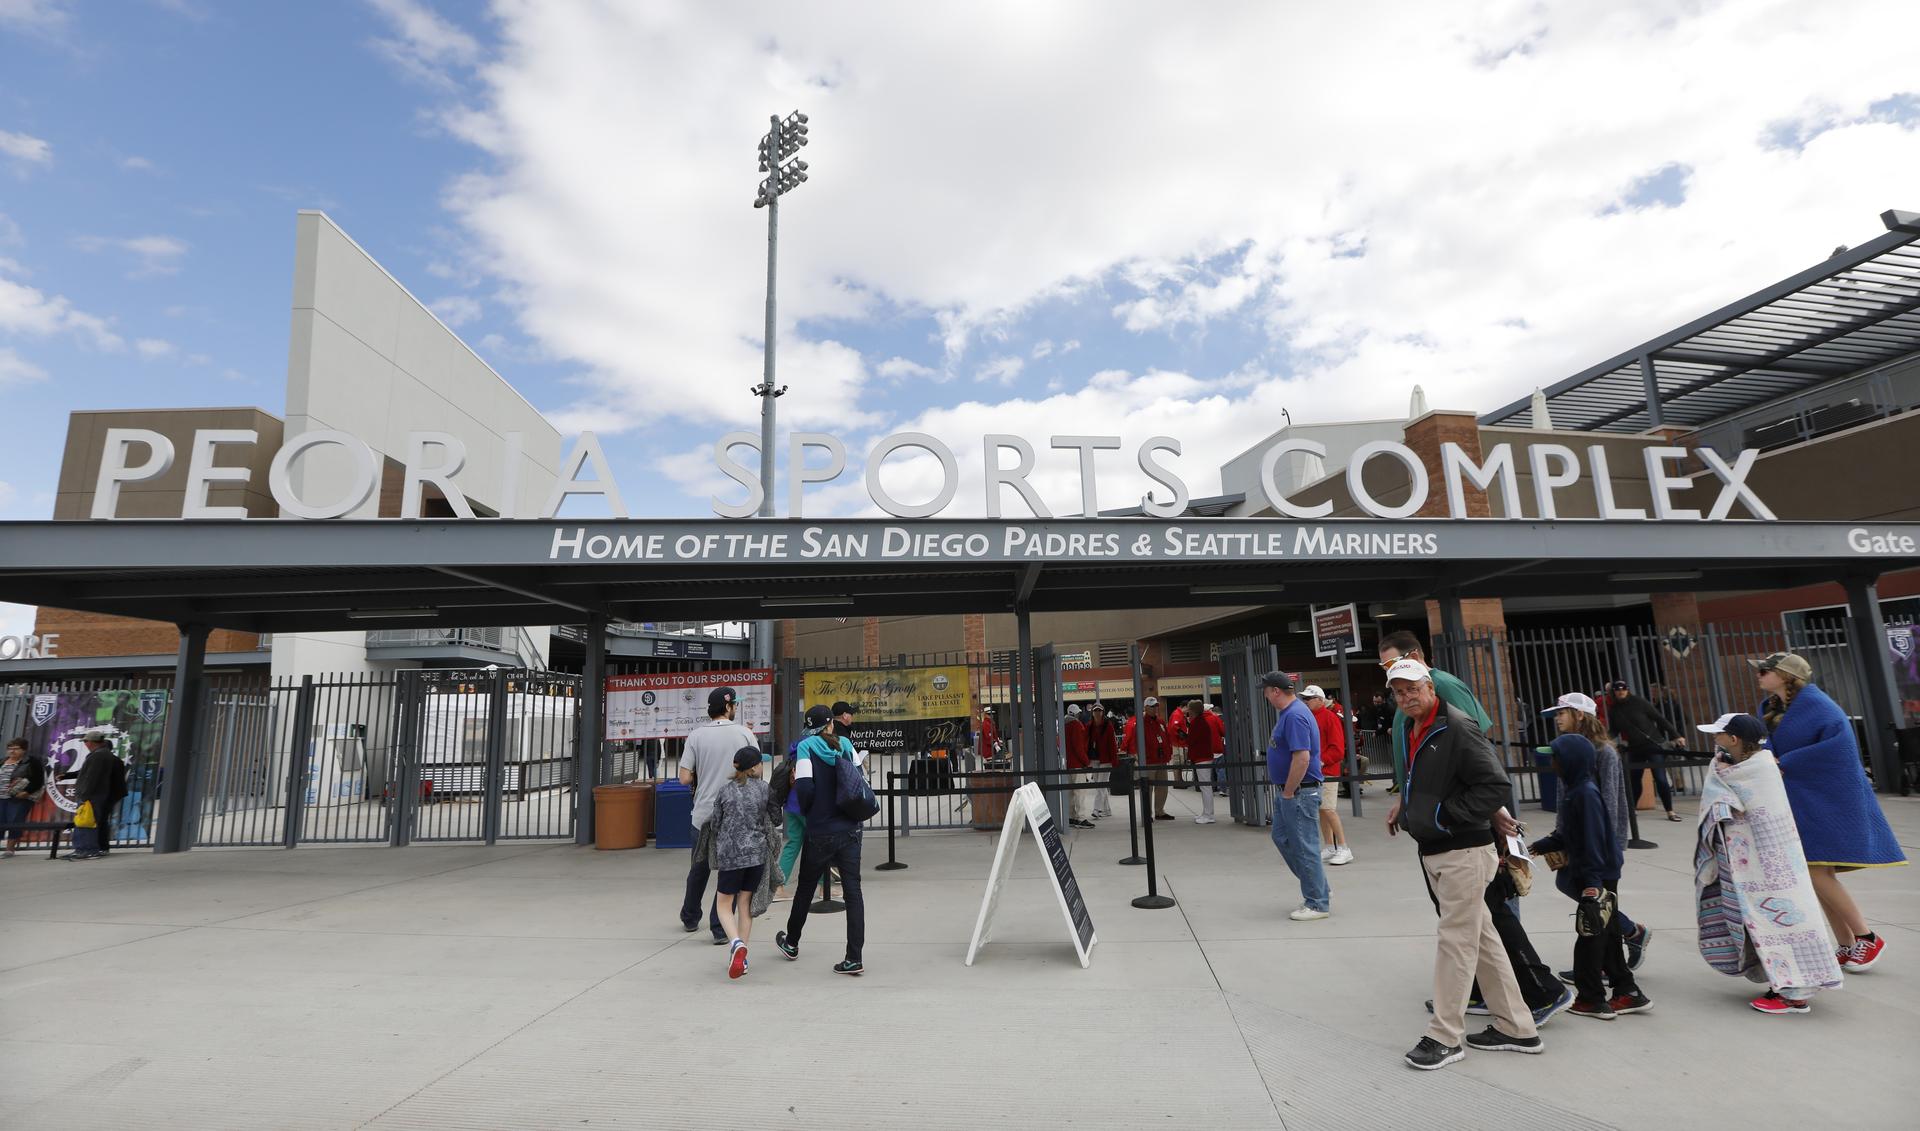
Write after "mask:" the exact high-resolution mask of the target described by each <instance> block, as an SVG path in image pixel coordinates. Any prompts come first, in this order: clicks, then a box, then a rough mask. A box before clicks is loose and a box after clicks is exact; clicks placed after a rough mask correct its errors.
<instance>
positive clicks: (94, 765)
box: [73, 750, 127, 805]
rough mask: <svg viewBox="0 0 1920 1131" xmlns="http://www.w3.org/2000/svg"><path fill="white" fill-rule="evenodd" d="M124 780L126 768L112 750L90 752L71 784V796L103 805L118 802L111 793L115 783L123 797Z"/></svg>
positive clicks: (125, 778)
mask: <svg viewBox="0 0 1920 1131" xmlns="http://www.w3.org/2000/svg"><path fill="white" fill-rule="evenodd" d="M126 780H127V767H126V765H125V764H124V763H122V762H121V761H120V759H119V758H118V757H116V756H115V755H114V753H113V751H112V750H101V751H91V750H90V751H88V752H87V760H86V761H84V762H82V763H80V775H79V776H78V777H77V778H75V779H74V782H73V795H74V796H75V797H78V798H81V799H82V800H86V801H98V802H100V803H101V804H103V805H105V804H108V803H109V801H117V800H119V798H117V797H115V796H114V792H113V791H114V783H115V782H119V783H120V789H121V790H122V793H123V795H124V791H125V790H126Z"/></svg>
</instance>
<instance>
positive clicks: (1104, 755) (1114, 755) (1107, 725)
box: [1087, 700, 1120, 821]
mask: <svg viewBox="0 0 1920 1131" xmlns="http://www.w3.org/2000/svg"><path fill="white" fill-rule="evenodd" d="M1087 754H1088V756H1089V757H1091V758H1092V759H1093V760H1094V761H1096V762H1098V763H1100V764H1101V765H1102V766H1105V767H1107V770H1106V772H1105V773H1096V774H1095V775H1094V780H1095V781H1104V780H1111V779H1112V777H1113V767H1114V766H1115V765H1116V764H1117V763H1118V762H1119V760H1120V728H1119V727H1116V726H1114V725H1113V720H1112V719H1110V718H1108V717H1107V707H1106V704H1104V703H1101V702H1099V701H1098V700H1095V701H1094V704H1093V709H1092V711H1091V712H1090V713H1089V718H1088V721H1087ZM1111 816H1113V799H1112V795H1111V794H1109V793H1108V792H1107V791H1106V790H1104V789H1096V790H1094V791H1093V819H1094V820H1096V821H1097V820H1099V819H1100V818H1102V817H1111Z"/></svg>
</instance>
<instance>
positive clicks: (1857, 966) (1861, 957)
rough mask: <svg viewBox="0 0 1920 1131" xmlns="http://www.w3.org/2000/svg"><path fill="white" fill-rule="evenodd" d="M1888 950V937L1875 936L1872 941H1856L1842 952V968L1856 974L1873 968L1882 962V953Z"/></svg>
mask: <svg viewBox="0 0 1920 1131" xmlns="http://www.w3.org/2000/svg"><path fill="white" fill-rule="evenodd" d="M1885 949H1887V937H1886V936H1885V935H1875V936H1874V937H1873V938H1872V939H1870V940H1869V939H1855V940H1853V945H1852V946H1850V947H1848V948H1846V949H1845V950H1843V951H1841V952H1840V967H1841V969H1843V970H1851V971H1853V972H1854V973H1856V974H1859V973H1863V972H1864V971H1866V970H1868V969H1870V968H1872V966H1873V964H1874V963H1876V962H1878V961H1880V952H1881V951H1883V950H1885Z"/></svg>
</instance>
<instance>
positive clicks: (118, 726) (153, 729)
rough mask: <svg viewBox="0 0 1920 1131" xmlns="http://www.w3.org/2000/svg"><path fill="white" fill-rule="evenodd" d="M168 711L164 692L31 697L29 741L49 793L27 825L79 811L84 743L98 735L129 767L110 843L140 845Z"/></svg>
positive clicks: (163, 740) (157, 769)
mask: <svg viewBox="0 0 1920 1131" xmlns="http://www.w3.org/2000/svg"><path fill="white" fill-rule="evenodd" d="M167 705H168V693H167V692H165V691H154V690H140V689H125V690H121V689H112V690H104V691H63V692H55V693H42V694H37V695H35V696H33V699H32V702H31V703H30V704H29V706H28V713H27V717H28V718H29V719H30V720H31V721H32V725H33V728H34V731H33V733H30V734H28V735H27V741H28V743H29V744H30V745H29V749H30V750H31V751H32V752H33V753H34V754H36V755H38V756H39V757H40V758H41V760H42V761H44V762H45V763H46V764H47V793H46V797H45V798H44V799H43V800H42V801H41V802H40V803H39V804H38V805H36V806H34V810H33V812H32V814H30V815H29V817H28V820H32V821H42V820H62V819H65V816H64V815H70V814H72V813H73V812H74V811H75V810H77V809H79V808H80V801H79V798H77V797H76V796H75V795H74V783H75V782H76V781H77V780H78V779H79V776H80V768H81V767H82V766H84V765H85V764H86V760H87V757H88V753H87V746H86V743H85V742H83V741H82V737H83V736H84V735H85V734H86V733H87V732H88V731H92V730H101V731H105V732H106V733H107V740H108V741H109V742H111V743H112V744H113V752H114V753H115V754H116V755H118V756H119V758H120V760H121V761H122V762H124V763H126V766H127V796H126V797H125V798H124V799H123V800H122V801H121V802H120V805H119V807H118V808H116V809H115V810H114V819H113V839H114V840H115V842H117V843H125V842H144V841H145V840H146V839H147V826H148V824H149V820H148V818H149V816H150V813H149V810H150V809H151V808H152V805H153V796H154V784H155V782H157V781H158V779H159V775H160V751H161V748H162V746H163V745H164V744H165V742H166V731H167Z"/></svg>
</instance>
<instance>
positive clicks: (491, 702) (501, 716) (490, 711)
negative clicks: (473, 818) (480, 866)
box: [480, 668, 525, 844]
mask: <svg viewBox="0 0 1920 1131" xmlns="http://www.w3.org/2000/svg"><path fill="white" fill-rule="evenodd" d="M491 674H492V676H493V686H492V687H490V688H488V689H487V763H486V766H487V768H486V778H485V779H484V780H483V781H482V782H481V783H480V785H481V789H480V794H481V796H482V797H483V798H484V799H485V800H484V801H483V802H482V804H483V805H484V806H485V807H484V808H483V809H482V810H481V812H480V839H481V841H482V842H483V843H486V844H493V843H495V842H496V841H498V840H499V839H500V795H501V793H502V787H503V786H504V785H505V781H504V779H505V778H506V776H507V672H506V669H504V668H500V669H495V670H494V671H493V672H492V673H491ZM524 771H525V767H522V772H524Z"/></svg>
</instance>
